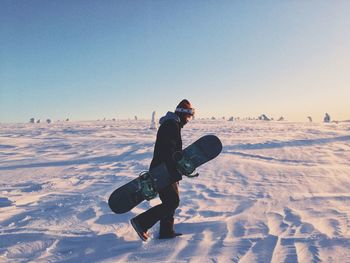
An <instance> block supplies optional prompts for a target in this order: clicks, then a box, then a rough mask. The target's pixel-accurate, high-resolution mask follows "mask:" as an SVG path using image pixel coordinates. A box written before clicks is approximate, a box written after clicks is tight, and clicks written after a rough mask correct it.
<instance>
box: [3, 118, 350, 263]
mask: <svg viewBox="0 0 350 263" xmlns="http://www.w3.org/2000/svg"><path fill="white" fill-rule="evenodd" d="M149 123H150V121H149V120H147V121H146V120H145V121H143V120H138V121H135V120H128V121H127V120H125V121H121V120H119V121H115V122H112V121H110V122H109V121H105V122H59V123H58V122H57V123H51V124H50V125H47V124H46V123H40V124H37V125H34V126H33V125H31V124H1V125H0V262H2V261H4V262H27V261H33V262H48V261H52V262H96V261H98V262H164V261H167V262H319V261H326V262H350V193H349V189H350V177H349V176H350V166H349V161H350V157H349V156H350V135H349V132H350V123H348V122H342V123H338V124H335V123H329V124H323V123H322V124H317V123H291V122H274V121H270V122H262V121H236V122H228V121H223V120H197V119H196V120H195V121H193V122H191V123H189V124H188V125H187V126H186V127H185V128H184V130H183V141H184V146H186V145H188V144H190V143H191V142H193V141H194V140H196V139H198V138H199V137H200V136H202V135H205V134H216V135H217V136H218V137H219V138H220V139H221V140H222V142H223V145H224V148H223V152H222V154H221V155H220V156H219V157H218V158H216V159H215V160H213V161H211V162H210V163H208V164H206V165H203V166H202V167H200V168H199V169H198V172H199V173H200V177H199V178H195V179H188V178H184V179H183V180H182V181H181V182H180V195H181V203H180V207H179V209H178V211H177V214H176V230H177V231H179V232H182V233H184V235H183V236H182V237H180V238H176V239H173V240H159V239H157V238H156V237H157V234H158V225H156V226H155V227H154V228H152V229H151V236H152V239H151V240H150V241H148V242H146V243H144V242H142V241H141V240H140V239H139V238H138V236H137V234H136V233H135V232H134V231H133V229H132V227H131V225H130V224H129V219H130V218H132V217H133V216H135V215H136V214H138V213H141V212H142V211H144V210H145V209H147V208H149V207H150V204H151V205H154V204H157V203H158V202H159V200H158V199H155V200H152V201H151V202H150V203H149V202H143V203H142V204H141V205H139V206H138V207H136V208H135V209H133V210H132V211H131V212H128V213H126V214H122V215H116V214H113V212H111V211H110V209H109V208H108V205H107V200H108V197H109V194H110V193H111V192H112V191H113V190H114V189H116V188H117V187H119V186H121V185H122V184H125V183H126V182H128V181H129V180H131V179H133V178H135V176H137V175H138V174H139V173H140V172H141V171H143V170H146V169H147V168H148V165H149V163H150V161H151V158H152V152H153V145H154V141H155V136H156V130H151V129H149Z"/></svg>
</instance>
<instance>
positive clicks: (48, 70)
mask: <svg viewBox="0 0 350 263" xmlns="http://www.w3.org/2000/svg"><path fill="white" fill-rule="evenodd" d="M349 11H350V1H338V0H337V1H328V0H327V1H326V0H325V1H318V0H317V1H316V0H314V1H312V0H311V1H301V0H300V1H260V0H256V1H143V0H141V1H116V0H115V1H108V0H107V1H90V0H81V1H78V0H76V1H74V0H73V1H72V0H50V1H49V0H45V1H44V0H35V1H23V0H1V1H0V122H27V121H28V120H29V118H31V117H36V118H41V119H45V118H52V119H53V120H56V119H64V118H66V117H69V118H71V119H73V120H91V119H101V118H104V117H106V118H133V116H135V115H137V116H139V117H140V118H150V117H151V112H152V111H153V110H156V111H157V113H158V116H159V115H162V114H163V113H165V112H166V111H167V110H173V109H174V108H175V106H176V104H177V103H178V102H179V100H181V99H182V98H188V99H189V100H190V101H191V102H192V104H193V105H194V106H195V107H196V110H197V114H198V117H211V116H217V117H219V116H226V117H230V116H241V117H245V116H253V117H254V116H258V115H260V114H261V113H265V114H267V115H270V116H273V117H275V118H277V117H279V116H281V115H283V116H284V117H285V118H287V119H289V120H306V116H308V115H311V116H313V117H314V119H318V120H320V119H321V118H322V117H323V115H324V113H325V112H329V113H330V115H331V117H333V118H334V119H350V107H349V106H348V105H349V101H350V70H349V69H350V15H349Z"/></svg>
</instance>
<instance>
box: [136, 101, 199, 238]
mask: <svg viewBox="0 0 350 263" xmlns="http://www.w3.org/2000/svg"><path fill="white" fill-rule="evenodd" d="M193 115H194V108H192V105H191V103H190V102H189V101H188V100H182V101H181V102H180V103H179V104H178V105H177V107H176V109H175V112H170V111H168V112H167V114H166V115H165V116H164V117H162V118H161V119H160V120H159V123H160V127H159V129H158V132H157V139H156V143H155V146H154V153H153V159H152V162H151V165H150V169H152V168H154V167H156V166H157V165H159V164H161V163H163V162H165V164H166V166H167V168H168V170H169V173H170V174H171V176H173V177H174V179H175V180H174V181H176V182H175V183H173V184H171V185H169V186H167V187H166V188H164V189H163V190H161V191H159V197H160V200H161V201H162V203H161V204H159V205H156V206H154V207H152V208H150V209H148V210H147V211H145V212H143V213H142V214H140V215H138V216H136V217H134V218H132V219H131V220H130V222H131V225H132V226H133V228H134V229H135V231H136V232H137V234H138V235H139V237H140V238H141V239H142V240H143V241H147V239H148V238H149V234H148V230H149V229H150V228H151V227H152V226H154V225H155V224H156V223H157V222H158V221H160V228H159V238H160V239H168V238H175V237H177V236H180V235H181V234H180V233H176V232H175V230H174V214H175V210H176V209H177V207H178V206H179V202H180V197H179V189H178V185H179V182H178V181H180V180H181V178H182V175H181V174H180V173H179V172H178V170H177V169H176V164H175V162H174V160H173V155H174V153H175V152H178V151H182V138H181V129H182V128H183V127H184V125H186V124H187V123H188V122H189V121H190V120H191V119H192V117H193ZM153 116H154V115H153Z"/></svg>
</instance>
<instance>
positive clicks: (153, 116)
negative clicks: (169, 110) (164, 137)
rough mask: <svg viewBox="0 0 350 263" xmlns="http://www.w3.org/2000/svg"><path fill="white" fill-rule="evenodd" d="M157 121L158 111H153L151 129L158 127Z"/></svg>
mask: <svg viewBox="0 0 350 263" xmlns="http://www.w3.org/2000/svg"><path fill="white" fill-rule="evenodd" d="M157 128H158V127H157V121H156V112H155V111H154V112H152V120H151V126H150V129H151V130H155V129H157Z"/></svg>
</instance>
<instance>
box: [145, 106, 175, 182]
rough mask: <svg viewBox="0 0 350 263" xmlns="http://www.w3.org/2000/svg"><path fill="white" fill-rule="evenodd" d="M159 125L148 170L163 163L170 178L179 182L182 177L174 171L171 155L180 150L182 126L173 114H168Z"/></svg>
mask: <svg viewBox="0 0 350 263" xmlns="http://www.w3.org/2000/svg"><path fill="white" fill-rule="evenodd" d="M159 123H160V127H159V129H158V133H157V139H156V144H155V146H154V152H153V159H152V162H151V165H150V169H152V168H154V167H156V166H157V165H159V164H161V163H163V162H165V163H166V166H167V168H168V171H169V173H170V174H171V176H173V177H174V179H175V180H176V181H179V180H181V179H182V176H181V174H180V173H179V172H178V171H177V170H176V167H175V162H174V160H173V154H174V152H177V151H181V150H182V139H181V128H182V125H181V121H180V118H179V117H178V116H177V115H176V114H175V113H173V112H168V113H167V114H166V115H165V116H164V117H162V118H161V119H160V121H159Z"/></svg>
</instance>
